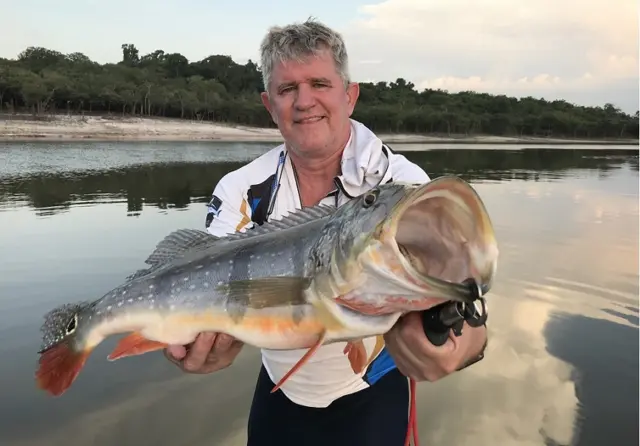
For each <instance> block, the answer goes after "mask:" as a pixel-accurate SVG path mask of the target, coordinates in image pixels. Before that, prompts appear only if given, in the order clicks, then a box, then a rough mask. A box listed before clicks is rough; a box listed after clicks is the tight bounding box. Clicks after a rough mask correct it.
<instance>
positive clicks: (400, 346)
mask: <svg viewBox="0 0 640 446" xmlns="http://www.w3.org/2000/svg"><path fill="white" fill-rule="evenodd" d="M486 338H487V334H486V328H485V327H484V326H481V327H478V328H474V327H471V326H469V325H468V324H467V323H466V322H465V323H464V327H463V329H462V335H460V336H459V337H456V336H455V335H453V334H450V335H449V339H447V341H446V342H445V343H444V344H443V345H441V346H439V347H438V346H435V345H433V344H432V343H431V342H429V339H427V337H426V335H425V334H424V329H423V327H422V316H421V314H420V313H419V312H412V313H408V314H406V315H405V316H403V317H402V318H401V319H400V320H399V321H398V322H397V323H396V324H395V325H394V327H393V328H392V329H391V330H390V331H389V332H388V333H387V334H385V335H384V340H385V343H386V346H387V348H388V350H389V353H390V354H391V356H392V357H393V359H394V360H395V363H396V366H397V367H398V370H400V372H401V373H402V374H403V375H405V376H407V377H410V378H413V379H415V380H416V381H437V380H438V379H440V378H443V377H445V376H447V375H449V374H451V373H453V372H455V371H456V370H457V369H458V368H460V367H461V366H462V365H463V364H465V363H466V362H467V361H469V360H471V359H473V358H474V357H476V356H478V355H479V354H480V353H481V351H482V349H483V345H484V343H485V340H486Z"/></svg>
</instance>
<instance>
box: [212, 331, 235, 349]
mask: <svg viewBox="0 0 640 446" xmlns="http://www.w3.org/2000/svg"><path fill="white" fill-rule="evenodd" d="M233 340H234V338H233V336H229V335H228V334H225V333H218V337H217V338H216V342H215V345H216V346H215V350H216V353H224V352H226V351H227V350H229V348H230V347H231V343H232V342H233Z"/></svg>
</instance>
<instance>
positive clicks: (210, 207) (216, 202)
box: [205, 195, 222, 228]
mask: <svg viewBox="0 0 640 446" xmlns="http://www.w3.org/2000/svg"><path fill="white" fill-rule="evenodd" d="M221 207H222V200H221V199H220V198H218V197H216V196H215V195H213V196H212V197H211V200H210V201H209V203H207V219H206V220H205V226H206V227H207V228H208V227H209V226H211V222H212V221H213V219H214V218H215V217H219V216H220V212H221V211H222V209H221Z"/></svg>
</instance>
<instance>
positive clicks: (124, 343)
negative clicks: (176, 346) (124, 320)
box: [108, 332, 167, 361]
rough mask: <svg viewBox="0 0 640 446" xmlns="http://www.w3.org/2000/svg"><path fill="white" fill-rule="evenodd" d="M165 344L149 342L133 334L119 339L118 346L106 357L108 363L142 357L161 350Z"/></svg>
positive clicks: (138, 334) (139, 335) (135, 333)
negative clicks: (130, 357) (137, 356)
mask: <svg viewBox="0 0 640 446" xmlns="http://www.w3.org/2000/svg"><path fill="white" fill-rule="evenodd" d="M166 347H167V344H164V343H162V342H157V341H150V340H149V339H147V338H145V337H144V336H142V335H141V334H140V333H137V332H134V333H131V334H130V335H128V336H126V337H124V338H122V339H120V342H118V345H116V347H115V348H114V349H113V351H112V352H111V354H110V355H109V356H108V359H109V361H115V360H116V359H120V358H124V357H125V356H136V355H143V354H145V353H149V352H153V351H156V350H162V349H163V348H166Z"/></svg>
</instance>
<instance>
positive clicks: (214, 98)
mask: <svg viewBox="0 0 640 446" xmlns="http://www.w3.org/2000/svg"><path fill="white" fill-rule="evenodd" d="M360 89H361V93H360V99H359V102H358V105H357V107H356V111H355V113H354V115H353V117H354V118H355V119H358V120H360V121H362V122H364V123H365V124H367V125H368V126H370V127H371V128H372V129H374V130H375V131H378V132H391V133H395V132H408V133H431V134H449V135H451V134H459V135H504V136H548V137H567V138H634V139H635V138H637V137H638V112H636V113H635V114H634V115H633V116H631V115H628V114H626V113H623V112H622V111H621V110H619V109H617V108H616V107H614V106H613V105H611V104H605V105H604V106H602V107H583V106H576V105H572V104H569V103H567V102H565V101H562V100H559V101H546V100H544V99H534V98H531V97H528V98H523V99H516V98H512V97H507V96H504V95H498V96H496V95H489V94H485V93H474V92H462V93H455V94H452V93H447V92H446V91H442V90H430V89H426V90H423V91H421V92H418V91H416V90H415V89H414V85H413V84H412V83H410V82H407V81H406V80H404V79H397V80H396V81H395V82H390V83H388V82H378V83H376V84H373V83H361V84H360ZM262 90H263V87H262V80H261V76H260V70H259V67H258V66H257V65H256V64H255V63H254V62H252V61H248V62H247V63H246V64H245V65H240V64H237V63H235V62H234V61H233V60H232V59H231V57H229V56H225V55H212V56H209V57H207V58H205V59H203V60H201V61H197V62H190V61H189V60H187V58H186V57H184V56H183V55H182V54H179V53H171V54H168V53H165V52H164V51H162V50H157V51H154V52H152V53H150V54H147V55H144V56H140V54H139V52H138V50H137V48H136V47H135V46H134V45H132V44H124V45H122V60H121V61H120V62H118V63H108V64H104V65H100V64H99V63H96V62H93V61H92V60H90V59H89V58H88V57H87V56H85V55H84V54H81V53H72V54H62V53H59V52H57V51H53V50H49V49H46V48H36V47H29V48H27V49H26V50H24V51H23V52H22V53H20V54H19V55H18V57H17V59H15V60H9V59H1V58H0V111H4V112H9V113H16V112H25V111H26V112H30V113H33V114H34V115H43V114H47V113H71V114H77V113H91V114H97V113H99V114H104V113H109V114H113V115H123V116H132V115H135V116H149V117H152V116H163V117H177V118H184V119H197V120H210V121H217V122H228V123H237V124H246V125H252V126H259V127H273V123H272V121H271V119H270V117H269V115H268V114H267V112H266V110H265V109H264V107H263V106H262V104H261V102H260V98H259V95H258V93H259V92H260V91H262Z"/></svg>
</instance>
